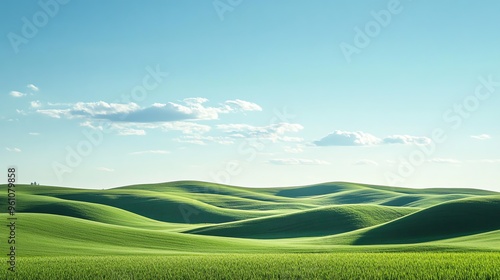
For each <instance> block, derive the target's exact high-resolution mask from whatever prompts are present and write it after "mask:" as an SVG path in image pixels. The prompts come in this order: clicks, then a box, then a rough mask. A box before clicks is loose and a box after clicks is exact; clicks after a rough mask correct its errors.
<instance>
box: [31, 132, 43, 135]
mask: <svg viewBox="0 0 500 280" xmlns="http://www.w3.org/2000/svg"><path fill="white" fill-rule="evenodd" d="M29 135H31V136H38V135H40V133H38V132H30V133H29Z"/></svg>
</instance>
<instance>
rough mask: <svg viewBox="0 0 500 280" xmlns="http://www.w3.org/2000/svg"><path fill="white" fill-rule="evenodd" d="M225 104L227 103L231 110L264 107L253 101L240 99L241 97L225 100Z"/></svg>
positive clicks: (260, 109)
mask: <svg viewBox="0 0 500 280" xmlns="http://www.w3.org/2000/svg"><path fill="white" fill-rule="evenodd" d="M225 104H226V105H227V108H228V109H229V110H237V111H262V107H260V106H259V105H257V104H255V103H252V102H248V101H244V100H240V99H236V100H228V101H226V102H225Z"/></svg>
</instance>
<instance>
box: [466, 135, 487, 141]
mask: <svg viewBox="0 0 500 280" xmlns="http://www.w3.org/2000/svg"><path fill="white" fill-rule="evenodd" d="M470 138H472V139H476V140H489V139H491V136H490V135H489V134H480V135H471V136H470Z"/></svg>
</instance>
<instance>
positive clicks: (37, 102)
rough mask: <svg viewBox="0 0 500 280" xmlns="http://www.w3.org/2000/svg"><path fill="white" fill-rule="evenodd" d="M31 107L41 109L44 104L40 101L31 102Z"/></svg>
mask: <svg viewBox="0 0 500 280" xmlns="http://www.w3.org/2000/svg"><path fill="white" fill-rule="evenodd" d="M30 105H31V108H40V107H42V102H40V101H39V100H36V101H31V102H30Z"/></svg>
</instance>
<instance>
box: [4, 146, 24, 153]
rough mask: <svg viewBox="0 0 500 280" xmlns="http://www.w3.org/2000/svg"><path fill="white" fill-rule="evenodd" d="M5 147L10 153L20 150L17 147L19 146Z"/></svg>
mask: <svg viewBox="0 0 500 280" xmlns="http://www.w3.org/2000/svg"><path fill="white" fill-rule="evenodd" d="M5 149H6V150H7V151H8V152H11V153H20V152H22V151H21V149H19V148H8V147H6V148H5Z"/></svg>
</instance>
